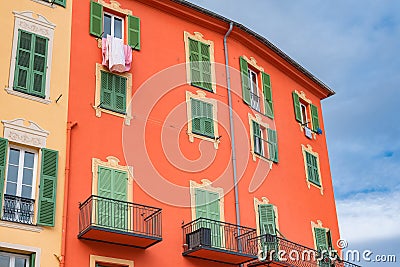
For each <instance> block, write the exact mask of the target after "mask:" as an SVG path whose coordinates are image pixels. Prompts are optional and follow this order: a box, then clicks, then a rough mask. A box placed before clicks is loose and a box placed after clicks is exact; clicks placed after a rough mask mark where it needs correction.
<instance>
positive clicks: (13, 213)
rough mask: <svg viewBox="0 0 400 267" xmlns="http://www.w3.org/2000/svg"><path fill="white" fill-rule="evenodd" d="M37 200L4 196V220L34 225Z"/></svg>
mask: <svg viewBox="0 0 400 267" xmlns="http://www.w3.org/2000/svg"><path fill="white" fill-rule="evenodd" d="M34 208H35V200H34V199H30V198H23V197H18V196H13V195H7V194H4V204H3V216H2V218H1V219H2V220H4V221H11V222H17V223H23V224H33V215H34Z"/></svg>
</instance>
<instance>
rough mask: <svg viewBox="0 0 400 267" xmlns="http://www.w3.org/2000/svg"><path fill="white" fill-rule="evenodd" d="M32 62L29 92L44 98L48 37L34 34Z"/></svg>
mask: <svg viewBox="0 0 400 267" xmlns="http://www.w3.org/2000/svg"><path fill="white" fill-rule="evenodd" d="M34 40H35V41H34V50H33V62H32V67H33V68H32V84H31V86H32V89H31V91H30V93H32V94H33V95H36V96H39V97H42V98H44V97H45V94H46V72H47V49H48V39H47V38H44V37H41V36H38V35H35V36H34Z"/></svg>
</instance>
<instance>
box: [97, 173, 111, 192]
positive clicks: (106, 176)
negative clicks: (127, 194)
mask: <svg viewBox="0 0 400 267" xmlns="http://www.w3.org/2000/svg"><path fill="white" fill-rule="evenodd" d="M111 180H112V170H111V169H109V168H105V167H102V166H99V168H98V182H97V194H98V195H99V196H100V197H106V198H112V192H111Z"/></svg>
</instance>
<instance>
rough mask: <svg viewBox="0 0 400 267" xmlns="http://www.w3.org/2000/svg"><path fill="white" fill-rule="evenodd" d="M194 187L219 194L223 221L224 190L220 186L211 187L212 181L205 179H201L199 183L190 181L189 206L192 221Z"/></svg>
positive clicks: (194, 211) (194, 199) (193, 217)
mask: <svg viewBox="0 0 400 267" xmlns="http://www.w3.org/2000/svg"><path fill="white" fill-rule="evenodd" d="M196 189H203V190H207V191H210V192H215V193H217V194H219V211H220V218H221V222H225V212H224V190H223V189H222V188H220V187H213V186H212V182H211V181H210V180H207V179H201V184H198V183H196V182H195V181H192V180H191V181H190V206H191V209H192V221H194V220H196V195H195V191H196Z"/></svg>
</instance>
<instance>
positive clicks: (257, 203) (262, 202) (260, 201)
mask: <svg viewBox="0 0 400 267" xmlns="http://www.w3.org/2000/svg"><path fill="white" fill-rule="evenodd" d="M260 204H271V203H270V202H269V199H268V198H266V197H261V200H259V199H258V198H256V197H254V214H255V215H256V230H257V235H258V236H259V235H261V231H260V220H259V218H260V216H259V214H258V205H260ZM273 206H274V212H275V227H276V232H277V233H279V234H280V235H281V236H282V234H281V233H280V232H279V223H278V208H277V207H276V206H275V205H273Z"/></svg>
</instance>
